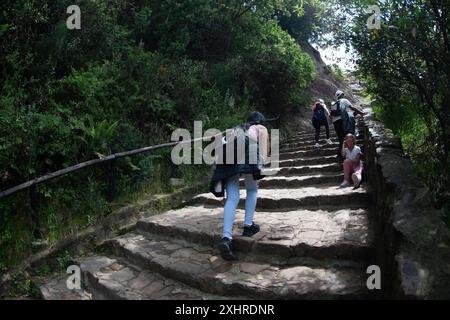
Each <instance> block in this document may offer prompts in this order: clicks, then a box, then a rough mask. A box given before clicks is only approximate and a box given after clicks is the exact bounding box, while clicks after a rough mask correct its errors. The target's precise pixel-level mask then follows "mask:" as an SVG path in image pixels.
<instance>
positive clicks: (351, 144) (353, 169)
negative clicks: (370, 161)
mask: <svg viewBox="0 0 450 320" xmlns="http://www.w3.org/2000/svg"><path fill="white" fill-rule="evenodd" d="M341 154H342V157H343V158H344V159H345V160H344V181H343V182H342V184H341V185H340V187H341V188H346V187H349V186H350V185H351V184H350V175H351V179H352V181H353V186H354V188H355V189H357V188H358V187H359V185H360V183H361V175H362V169H363V167H362V163H361V148H360V147H358V146H357V145H356V138H355V136H354V135H353V134H351V133H349V134H347V135H346V137H345V140H344V143H343V145H342V151H341Z"/></svg>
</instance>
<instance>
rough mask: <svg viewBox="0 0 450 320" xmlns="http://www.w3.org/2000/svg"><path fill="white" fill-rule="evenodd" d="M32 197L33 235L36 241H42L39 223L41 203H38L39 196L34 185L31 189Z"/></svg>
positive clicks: (30, 194)
mask: <svg viewBox="0 0 450 320" xmlns="http://www.w3.org/2000/svg"><path fill="white" fill-rule="evenodd" d="M29 191H30V192H29V196H30V208H31V222H32V224H33V235H34V238H35V239H41V238H42V233H41V228H40V221H39V203H38V198H37V197H38V195H37V191H36V185H33V186H31V187H30V189H29Z"/></svg>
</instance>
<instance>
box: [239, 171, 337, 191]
mask: <svg viewBox="0 0 450 320" xmlns="http://www.w3.org/2000/svg"><path fill="white" fill-rule="evenodd" d="M343 179H344V174H343V173H332V174H316V175H303V176H274V177H266V178H264V179H262V180H260V181H259V188H260V189H261V188H264V189H269V188H302V187H307V186H314V185H316V186H317V185H321V184H327V185H329V184H335V185H336V186H337V185H339V184H340V183H341V182H342V181H343ZM241 185H242V186H244V181H242V183H241Z"/></svg>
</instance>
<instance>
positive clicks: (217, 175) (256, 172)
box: [209, 134, 264, 197]
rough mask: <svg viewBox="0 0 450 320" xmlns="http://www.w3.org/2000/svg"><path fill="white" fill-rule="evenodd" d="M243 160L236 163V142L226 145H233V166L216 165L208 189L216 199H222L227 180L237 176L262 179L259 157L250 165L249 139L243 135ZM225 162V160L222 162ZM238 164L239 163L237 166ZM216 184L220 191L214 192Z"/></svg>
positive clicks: (223, 152)
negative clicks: (219, 184) (247, 175)
mask: <svg viewBox="0 0 450 320" xmlns="http://www.w3.org/2000/svg"><path fill="white" fill-rule="evenodd" d="M244 139H245V155H244V156H245V160H244V161H238V160H239V159H240V158H239V155H238V152H237V143H235V142H236V140H231V141H229V142H227V144H228V143H234V161H233V164H226V163H224V164H216V167H215V170H214V173H213V176H212V178H211V182H210V186H209V189H210V191H211V192H212V193H213V194H214V195H215V196H216V197H223V196H224V195H225V184H226V182H227V179H228V178H231V177H233V176H235V175H237V174H252V175H253V178H254V179H255V180H260V179H262V178H264V176H263V175H262V174H261V168H262V161H261V157H260V156H259V155H257V156H256V159H257V163H256V164H255V163H250V147H249V145H250V138H249V137H248V135H247V134H245V137H244ZM226 149H227V148H226V144H224V145H223V146H222V150H221V151H222V154H223V159H226ZM257 150H259V143H257ZM224 162H225V160H224ZM238 162H240V163H239V164H238ZM218 182H221V183H222V188H221V190H219V191H217V190H215V187H216V185H217V183H218Z"/></svg>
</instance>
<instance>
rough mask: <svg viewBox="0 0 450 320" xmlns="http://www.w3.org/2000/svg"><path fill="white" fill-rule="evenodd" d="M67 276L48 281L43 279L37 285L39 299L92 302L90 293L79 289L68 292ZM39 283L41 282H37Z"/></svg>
mask: <svg viewBox="0 0 450 320" xmlns="http://www.w3.org/2000/svg"><path fill="white" fill-rule="evenodd" d="M67 277H68V275H67V274H63V275H57V276H54V277H52V278H50V279H45V280H44V281H42V284H39V285H38V286H37V287H38V290H39V297H40V298H41V299H43V300H92V299H93V296H92V293H90V292H89V291H87V290H85V289H83V288H80V289H79V290H78V289H74V290H69V289H68V288H67V283H66V281H67ZM39 282H41V281H39Z"/></svg>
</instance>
